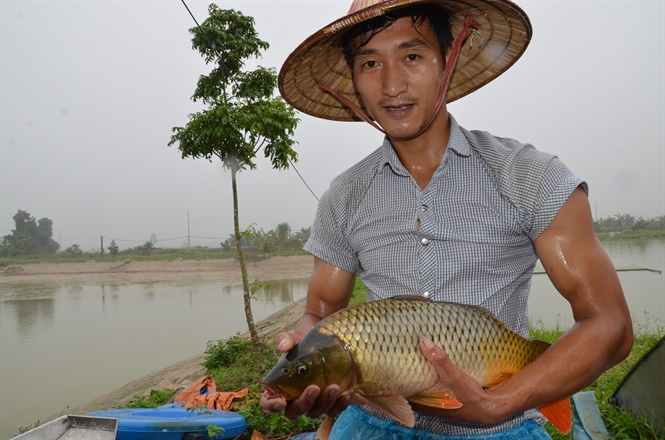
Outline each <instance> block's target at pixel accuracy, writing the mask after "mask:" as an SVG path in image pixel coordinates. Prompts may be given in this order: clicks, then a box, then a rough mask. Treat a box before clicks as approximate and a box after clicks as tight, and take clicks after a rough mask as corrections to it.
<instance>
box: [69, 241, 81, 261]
mask: <svg viewBox="0 0 665 440" xmlns="http://www.w3.org/2000/svg"><path fill="white" fill-rule="evenodd" d="M65 253H66V254H67V255H69V256H70V257H72V258H76V257H80V256H81V255H83V251H82V250H81V247H80V246H79V245H78V244H73V245H71V246H69V247H68V248H67V249H65Z"/></svg>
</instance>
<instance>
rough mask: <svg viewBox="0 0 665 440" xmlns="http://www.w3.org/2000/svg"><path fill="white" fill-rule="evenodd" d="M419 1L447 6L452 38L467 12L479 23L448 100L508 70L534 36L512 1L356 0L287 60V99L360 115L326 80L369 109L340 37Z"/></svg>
mask: <svg viewBox="0 0 665 440" xmlns="http://www.w3.org/2000/svg"><path fill="white" fill-rule="evenodd" d="M421 2H422V3H434V4H438V5H440V6H441V7H443V8H445V9H446V10H447V11H448V13H449V14H450V16H451V24H452V33H453V38H456V37H457V35H458V34H459V33H460V31H461V30H462V27H463V24H464V20H465V19H466V17H471V18H473V19H474V20H475V21H476V22H477V23H478V25H479V26H478V28H477V29H476V31H475V32H473V33H472V34H471V36H470V37H469V38H468V39H467V41H466V43H465V44H464V46H463V47H462V50H461V53H460V55H459V60H458V62H457V66H456V68H455V70H454V72H453V77H452V80H451V83H450V87H449V88H448V92H447V93H446V102H447V103H451V102H453V101H455V100H457V99H459V98H461V97H463V96H466V95H468V94H469V93H471V92H473V91H475V90H477V89H479V88H480V87H482V86H484V85H485V84H487V83H489V82H490V81H492V80H493V79H494V78H496V77H497V76H499V75H501V74H502V73H503V72H505V71H506V70H507V69H508V68H509V67H510V66H512V65H513V64H514V63H515V62H516V61H517V60H518V59H519V58H520V56H521V55H522V53H524V51H525V50H526V47H527V45H528V44H529V40H530V39H531V23H530V22H529V18H528V17H527V16H526V14H525V13H524V12H523V11H522V10H521V9H520V8H519V7H518V6H517V5H515V4H514V3H512V2H510V1H509V0H383V1H378V0H356V1H355V2H354V3H353V5H352V7H351V9H350V10H349V13H348V14H347V15H346V16H344V17H342V18H340V19H339V20H336V21H334V22H332V23H331V24H329V25H328V26H325V27H324V28H323V29H321V30H319V31H318V32H316V33H315V34H313V35H311V36H310V37H309V38H307V39H306V40H305V41H304V42H303V43H302V44H301V45H300V46H298V48H297V49H296V50H295V51H293V53H291V55H289V57H288V58H287V59H286V61H285V62H284V65H283V66H282V70H281V71H280V74H279V90H280V92H281V94H282V96H283V97H284V99H285V100H286V101H287V102H288V103H290V104H291V105H292V106H293V107H295V108H296V109H298V110H300V111H301V112H304V113H307V114H309V115H312V116H316V117H319V118H323V119H331V120H336V121H357V120H359V118H358V117H357V116H356V115H355V113H354V112H353V111H352V110H351V109H349V108H348V107H347V106H345V105H344V104H342V103H341V102H340V100H338V99H337V98H335V97H334V96H332V95H331V94H328V93H326V92H324V91H323V90H321V89H320V88H319V84H320V83H322V84H324V85H326V86H327V87H329V88H330V89H332V90H335V91H336V92H337V93H339V94H341V95H343V96H345V97H346V98H347V99H349V100H351V101H352V102H353V103H355V104H356V105H357V106H358V107H360V108H361V109H363V110H365V109H364V107H363V105H362V103H361V102H360V99H359V97H358V94H357V92H356V89H355V87H354V85H353V79H352V76H351V69H350V68H349V66H348V64H347V62H346V60H345V58H344V53H343V50H342V48H341V41H342V37H343V36H344V34H345V33H346V32H347V31H348V30H349V29H351V28H352V27H353V26H354V25H356V24H358V23H362V22H364V21H367V20H369V19H372V18H374V17H377V16H380V15H384V14H386V13H389V12H390V11H392V10H395V9H396V8H400V7H403V6H407V5H412V4H415V3H421Z"/></svg>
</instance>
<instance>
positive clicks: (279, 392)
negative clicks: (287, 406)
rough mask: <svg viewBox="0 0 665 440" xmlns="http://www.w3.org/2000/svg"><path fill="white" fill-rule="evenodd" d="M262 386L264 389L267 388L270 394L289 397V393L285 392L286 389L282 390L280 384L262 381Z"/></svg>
mask: <svg viewBox="0 0 665 440" xmlns="http://www.w3.org/2000/svg"><path fill="white" fill-rule="evenodd" d="M261 386H262V387H263V389H264V390H266V391H267V392H268V393H269V394H272V395H273V396H275V397H282V398H284V399H288V398H289V395H288V394H287V393H285V392H284V391H282V390H280V389H279V387H278V386H276V385H268V384H266V383H262V384H261Z"/></svg>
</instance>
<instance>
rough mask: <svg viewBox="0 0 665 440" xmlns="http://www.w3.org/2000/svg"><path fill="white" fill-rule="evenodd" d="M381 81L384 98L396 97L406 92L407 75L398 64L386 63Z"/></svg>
mask: <svg viewBox="0 0 665 440" xmlns="http://www.w3.org/2000/svg"><path fill="white" fill-rule="evenodd" d="M381 79H382V81H383V84H382V92H383V94H384V95H385V96H390V97H397V96H399V95H401V94H402V93H404V92H406V90H407V75H406V72H405V71H404V69H403V68H402V67H401V66H400V65H399V64H395V63H387V64H386V65H385V66H384V69H383V75H382V78H381Z"/></svg>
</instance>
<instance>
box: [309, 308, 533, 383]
mask: <svg viewBox="0 0 665 440" xmlns="http://www.w3.org/2000/svg"><path fill="white" fill-rule="evenodd" d="M366 306H367V307H364V308H362V309H350V310H351V311H350V312H348V313H345V311H342V312H339V313H337V314H335V315H333V316H331V317H330V318H329V319H328V320H327V322H326V323H325V324H322V325H321V327H320V329H319V331H320V332H321V333H323V334H329V335H336V336H337V337H338V338H339V339H340V340H341V342H342V343H343V344H345V345H346V346H348V347H349V349H350V350H351V352H352V353H353V355H354V357H355V358H356V360H358V359H360V358H361V359H363V362H359V363H360V364H361V366H360V368H359V372H358V377H357V381H358V385H359V386H363V385H365V386H369V387H370V388H371V390H372V391H379V390H380V391H382V392H391V391H394V390H393V389H392V388H393V387H394V386H395V384H394V381H395V379H399V378H401V377H402V375H404V376H412V375H417V376H419V377H420V378H421V380H420V381H419V383H418V384H417V386H419V387H422V386H424V385H429V386H431V385H433V384H434V383H435V382H436V380H437V378H438V376H437V375H436V371H435V370H434V368H432V367H431V366H430V365H429V363H428V362H427V361H426V360H425V359H424V357H423V356H422V354H421V353H420V348H419V346H418V340H419V338H420V337H422V336H428V337H430V338H431V339H432V340H433V341H434V342H435V343H436V344H438V345H441V346H442V347H443V348H444V349H445V350H446V352H447V353H448V355H449V357H450V358H451V360H452V361H453V363H455V365H457V366H458V367H460V368H461V369H462V370H464V371H466V372H467V373H468V374H469V375H471V376H472V377H473V378H474V379H476V380H477V381H479V382H480V383H481V384H483V385H485V384H486V383H487V382H488V381H489V380H491V379H493V377H490V376H491V372H489V373H488V372H487V369H488V368H490V369H493V367H494V368H496V367H505V366H509V367H511V368H514V367H517V368H515V369H519V368H521V367H523V365H525V364H526V363H528V362H530V361H531V360H532V358H528V355H529V353H528V350H525V348H527V347H528V346H529V345H530V341H528V340H526V339H524V338H511V337H510V336H511V333H512V332H510V331H509V330H507V329H505V327H503V326H502V325H499V326H498V325H496V322H495V320H494V318H492V319H491V320H489V321H488V319H487V316H488V313H486V312H484V311H483V310H482V309H479V308H472V307H469V306H464V305H458V304H452V303H432V302H428V301H414V300H411V299H403V300H399V299H393V300H392V301H388V302H386V301H374V302H371V303H368V304H366ZM444 324H447V326H446V327H447V328H448V330H449V331H445V332H441V327H443V326H444ZM488 324H491V325H488ZM444 328H445V327H444ZM519 339H522V341H520V340H519ZM520 342H522V343H520ZM525 356H527V359H524V358H525ZM516 357H517V358H520V357H521V358H522V359H524V360H523V361H522V362H519V359H518V362H510V359H511V358H516ZM534 357H535V356H534ZM367 359H371V364H369V365H366V362H364V361H365V360H367ZM414 369H415V371H414ZM391 382H392V383H391ZM412 386H413V384H410V385H409V386H408V387H402V388H411V387H412ZM368 392H369V390H368Z"/></svg>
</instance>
